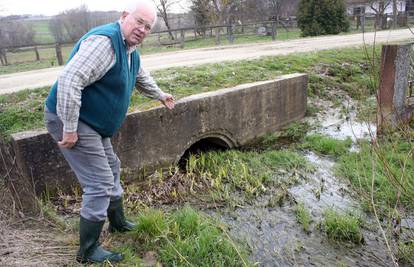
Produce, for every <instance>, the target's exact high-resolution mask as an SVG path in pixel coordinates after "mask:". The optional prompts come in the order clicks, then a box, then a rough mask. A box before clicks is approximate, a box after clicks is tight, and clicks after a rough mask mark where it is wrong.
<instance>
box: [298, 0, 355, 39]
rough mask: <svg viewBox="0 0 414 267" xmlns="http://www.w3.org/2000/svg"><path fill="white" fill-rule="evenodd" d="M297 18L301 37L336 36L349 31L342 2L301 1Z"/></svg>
mask: <svg viewBox="0 0 414 267" xmlns="http://www.w3.org/2000/svg"><path fill="white" fill-rule="evenodd" d="M297 18H298V26H299V28H300V29H301V31H302V36H316V35H324V34H338V33H340V32H345V31H348V30H349V21H348V19H347V15H346V6H345V2H344V0H301V1H300V3H299V7H298V13H297Z"/></svg>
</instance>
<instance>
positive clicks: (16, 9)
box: [0, 0, 186, 16]
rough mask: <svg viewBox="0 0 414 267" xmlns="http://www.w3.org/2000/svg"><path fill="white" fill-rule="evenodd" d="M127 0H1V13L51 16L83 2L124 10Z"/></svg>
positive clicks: (90, 7) (104, 8)
mask: <svg viewBox="0 0 414 267" xmlns="http://www.w3.org/2000/svg"><path fill="white" fill-rule="evenodd" d="M127 1H130V0H0V15H1V16H5V15H21V14H32V15H39V14H42V15H48V16H50V15H56V14H58V13H59V12H61V11H64V10H66V9H71V8H75V7H78V6H80V5H82V4H85V5H87V6H88V8H89V10H91V11H96V10H101V11H109V10H117V11H122V9H123V7H124V6H125V3H126V2H127ZM183 2H186V1H183ZM181 10H182V8H180V7H179V6H177V7H175V8H174V11H175V12H179V11H181Z"/></svg>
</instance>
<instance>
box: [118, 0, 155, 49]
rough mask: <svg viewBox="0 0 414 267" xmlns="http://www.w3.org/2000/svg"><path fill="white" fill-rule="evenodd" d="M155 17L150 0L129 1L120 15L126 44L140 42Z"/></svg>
mask: <svg viewBox="0 0 414 267" xmlns="http://www.w3.org/2000/svg"><path fill="white" fill-rule="evenodd" d="M156 19H157V9H156V7H155V5H154V3H153V2H152V1H150V0H135V1H130V2H128V4H127V5H126V6H125V10H124V11H123V12H122V16H121V19H120V21H121V31H122V33H123V35H124V37H125V41H126V42H127V44H128V46H135V45H137V44H140V43H142V41H144V39H145V37H146V36H147V35H148V34H149V32H150V31H151V29H152V27H153V26H154V24H155V21H156Z"/></svg>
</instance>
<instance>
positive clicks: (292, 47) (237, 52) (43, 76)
mask: <svg viewBox="0 0 414 267" xmlns="http://www.w3.org/2000/svg"><path fill="white" fill-rule="evenodd" d="M408 39H410V40H414V35H413V34H412V33H411V32H410V31H409V30H408V29H404V30H395V31H381V32H377V33H376V35H375V34H374V33H366V34H365V35H362V34H349V35H340V36H325V37H314V38H302V39H295V40H289V41H275V42H267V43H256V44H245V45H232V46H221V47H212V48H202V49H193V50H182V51H177V52H169V53H161V54H152V55H148V56H143V57H142V58H143V64H144V67H145V68H146V69H147V70H150V71H151V70H158V69H164V68H170V67H178V66H194V65H200V64H205V63H214V62H222V61H234V60H242V59H252V58H259V57H262V56H274V55H286V54H291V53H300V52H309V51H319V50H324V49H334V48H339V47H349V46H360V45H363V44H364V43H366V44H373V43H374V41H375V42H376V43H389V42H395V41H401V40H408ZM61 70H62V68H61V67H58V68H50V69H42V70H34V71H28V72H21V73H14V74H7V75H0V94H6V93H11V92H16V91H19V90H24V89H31V88H38V87H42V86H49V85H51V84H52V83H53V82H54V81H55V80H56V78H57V77H58V75H59V73H60V71H61Z"/></svg>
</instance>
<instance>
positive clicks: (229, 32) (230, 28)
mask: <svg viewBox="0 0 414 267" xmlns="http://www.w3.org/2000/svg"><path fill="white" fill-rule="evenodd" d="M227 38H228V39H229V43H230V44H233V43H234V35H233V25H230V26H227Z"/></svg>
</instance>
